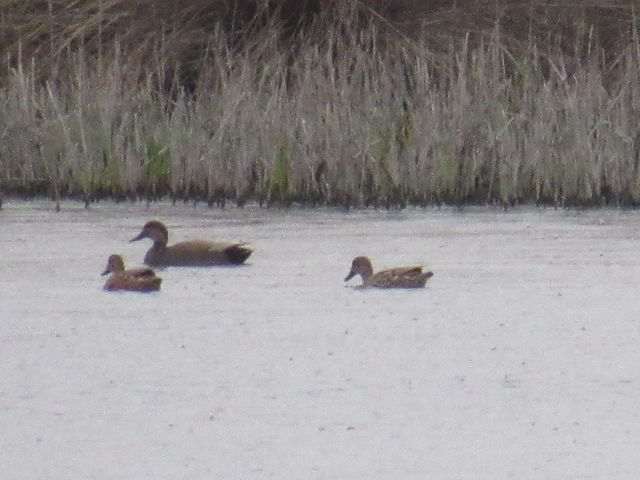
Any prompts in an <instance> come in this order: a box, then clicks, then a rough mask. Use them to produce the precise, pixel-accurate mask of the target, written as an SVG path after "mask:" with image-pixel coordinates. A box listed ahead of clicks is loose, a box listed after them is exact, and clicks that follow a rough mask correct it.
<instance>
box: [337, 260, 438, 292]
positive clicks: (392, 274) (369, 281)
mask: <svg viewBox="0 0 640 480" xmlns="http://www.w3.org/2000/svg"><path fill="white" fill-rule="evenodd" d="M358 274H359V275H360V276H361V277H362V285H361V286H362V287H378V288H422V287H424V286H425V284H426V283H427V280H428V279H429V278H431V277H433V272H423V271H422V267H398V268H391V269H389V270H382V271H381V272H377V273H373V267H372V266H371V260H369V259H368V258H367V257H356V258H354V259H353V262H351V271H349V274H348V275H347V276H346V278H345V279H344V281H345V282H346V281H347V280H350V279H351V278H353V277H354V276H355V275H358Z"/></svg>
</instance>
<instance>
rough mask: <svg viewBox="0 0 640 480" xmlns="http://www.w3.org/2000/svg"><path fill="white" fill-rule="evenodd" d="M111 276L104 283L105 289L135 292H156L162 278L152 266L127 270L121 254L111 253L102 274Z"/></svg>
mask: <svg viewBox="0 0 640 480" xmlns="http://www.w3.org/2000/svg"><path fill="white" fill-rule="evenodd" d="M109 273H110V274H111V276H110V277H109V278H108V279H107V281H106V283H105V284H104V289H105V290H130V291H133V292H154V291H156V290H160V284H161V283H162V278H160V277H157V276H156V274H155V273H154V271H153V270H151V269H150V268H146V267H142V268H132V269H130V270H125V268H124V261H123V260H122V257H121V256H120V255H110V256H109V260H108V261H107V268H105V270H104V272H102V275H108V274H109Z"/></svg>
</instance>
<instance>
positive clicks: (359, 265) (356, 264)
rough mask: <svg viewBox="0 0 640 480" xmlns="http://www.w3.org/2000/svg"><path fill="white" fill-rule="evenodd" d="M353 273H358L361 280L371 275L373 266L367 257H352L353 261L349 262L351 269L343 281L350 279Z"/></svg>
mask: <svg viewBox="0 0 640 480" xmlns="http://www.w3.org/2000/svg"><path fill="white" fill-rule="evenodd" d="M355 275H360V276H361V277H362V279H363V280H364V279H367V278H369V277H371V275H373V267H372V266H371V261H370V260H369V259H368V258H367V257H356V258H354V259H353V262H351V270H350V271H349V274H348V275H347V276H346V277H345V279H344V281H345V282H346V281H347V280H351V279H352V278H353V277H354V276H355Z"/></svg>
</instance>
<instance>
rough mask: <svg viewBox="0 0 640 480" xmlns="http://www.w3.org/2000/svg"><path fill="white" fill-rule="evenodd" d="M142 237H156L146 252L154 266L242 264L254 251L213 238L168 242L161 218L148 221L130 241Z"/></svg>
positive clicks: (150, 263) (145, 260)
mask: <svg viewBox="0 0 640 480" xmlns="http://www.w3.org/2000/svg"><path fill="white" fill-rule="evenodd" d="M143 238H150V239H151V240H153V245H152V247H151V248H150V249H149V250H148V251H147V253H146V255H145V256H144V263H145V265H149V266H151V267H188V266H200V267H205V266H214V265H241V264H242V263H244V261H245V260H246V259H247V258H249V256H250V255H251V253H252V252H253V250H252V249H250V248H247V247H245V246H244V245H245V244H243V243H224V242H213V241H210V240H187V241H184V242H179V243H174V244H173V245H171V246H167V243H168V242H169V231H168V230H167V227H166V226H165V225H164V223H162V222H159V221H158V220H151V221H149V222H147V223H146V224H145V225H144V227H142V231H141V232H140V233H139V234H138V235H137V236H135V237H134V238H132V239H131V240H129V241H130V242H136V241H138V240H141V239H143Z"/></svg>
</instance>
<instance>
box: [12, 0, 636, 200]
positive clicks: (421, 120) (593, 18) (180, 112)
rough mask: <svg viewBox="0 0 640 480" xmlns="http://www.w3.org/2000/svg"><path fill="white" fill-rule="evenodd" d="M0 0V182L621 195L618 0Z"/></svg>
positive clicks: (627, 21)
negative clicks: (498, 2)
mask: <svg viewBox="0 0 640 480" xmlns="http://www.w3.org/2000/svg"><path fill="white" fill-rule="evenodd" d="M422 3H423V2H418V1H414V2H412V1H409V0H405V1H400V0H399V1H391V2H390V1H385V2H382V1H362V2H358V1H352V2H348V1H332V2H320V1H317V2H313V1H309V2H294V1H280V2H277V1H276V2H271V3H269V2H258V1H255V2H251V1H244V2H243V1H240V0H239V1H237V2H231V3H230V2H222V1H217V2H216V1H213V2H204V1H202V0H200V1H198V0H193V1H190V2H169V1H151V0H147V1H141V2H134V3H130V2H124V1H122V0H102V1H96V0H85V1H81V2H74V3H71V4H69V3H68V2H58V1H53V0H50V1H49V2H41V1H27V2H22V3H20V4H18V3H16V2H11V1H9V0H0V4H2V10H3V11H4V13H3V15H2V22H0V44H1V45H2V47H3V51H5V52H6V55H5V56H4V58H3V64H2V68H1V69H0V190H1V191H2V192H4V193H5V194H11V195H25V196H31V195H43V194H44V195H50V196H51V197H53V198H55V199H58V200H59V199H60V198H69V197H77V198H80V199H83V200H84V201H85V202H86V203H87V204H89V203H90V202H92V201H95V200H98V199H101V198H115V199H127V198H131V199H146V200H154V199H158V198H172V199H174V200H188V201H204V202H208V203H209V204H211V205H214V204H216V205H224V204H225V202H227V201H232V202H235V203H237V204H239V205H242V204H244V203H245V202H247V201H257V202H260V203H261V204H284V205H288V204H291V203H294V202H295V203H302V204H309V205H318V204H330V205H342V206H346V207H355V206H376V207H386V208H395V207H403V206H406V205H427V204H468V203H473V204H504V205H508V204H513V203H536V204H540V203H544V204H554V205H599V204H604V203H610V204H619V205H637V204H638V203H639V202H640V176H639V172H638V164H639V162H640V124H639V123H638V121H637V119H638V118H640V36H639V32H638V21H639V20H640V14H639V13H638V10H637V9H634V8H633V7H634V2H632V1H622V2H615V3H614V2H607V1H604V2H602V1H600V2H595V1H594V2H589V1H582V2H568V3H567V4H562V5H561V6H558V5H555V4H553V5H552V4H548V2H545V1H538V0H532V1H527V2H516V1H510V2H501V3H503V5H502V6H499V7H496V5H495V2H483V1H471V0H466V1H465V0H463V1H459V2H453V5H452V2H426V3H428V4H429V5H428V6H424V5H422Z"/></svg>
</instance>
